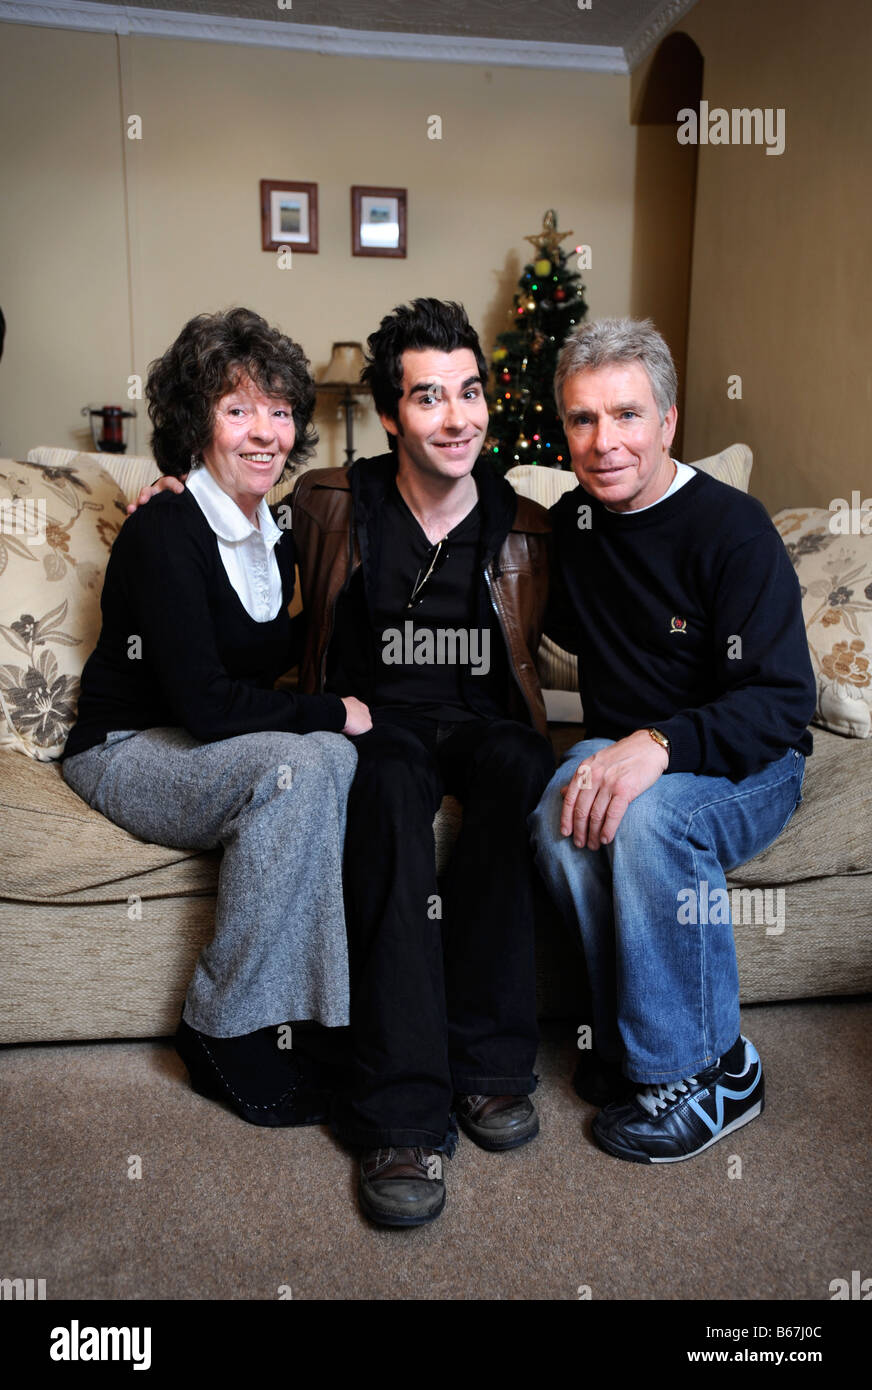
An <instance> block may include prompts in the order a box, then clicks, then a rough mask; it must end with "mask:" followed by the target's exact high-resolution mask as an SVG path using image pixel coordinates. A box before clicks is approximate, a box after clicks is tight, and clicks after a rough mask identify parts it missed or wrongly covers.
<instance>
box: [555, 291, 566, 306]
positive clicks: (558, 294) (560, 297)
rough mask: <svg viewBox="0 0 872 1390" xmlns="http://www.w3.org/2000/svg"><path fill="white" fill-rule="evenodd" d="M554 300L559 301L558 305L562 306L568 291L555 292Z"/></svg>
mask: <svg viewBox="0 0 872 1390" xmlns="http://www.w3.org/2000/svg"><path fill="white" fill-rule="evenodd" d="M554 298H555V299H556V300H557V303H558V304H562V302H563V300H564V299H565V298H566V290H561V289H556V290H555V291H554Z"/></svg>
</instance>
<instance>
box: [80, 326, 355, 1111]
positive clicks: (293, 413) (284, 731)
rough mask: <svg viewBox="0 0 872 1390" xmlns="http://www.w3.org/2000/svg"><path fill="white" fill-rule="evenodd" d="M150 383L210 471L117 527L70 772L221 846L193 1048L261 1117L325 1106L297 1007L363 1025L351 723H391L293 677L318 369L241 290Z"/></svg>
mask: <svg viewBox="0 0 872 1390" xmlns="http://www.w3.org/2000/svg"><path fill="white" fill-rule="evenodd" d="M146 395H147V398H148V402H149V406H148V410H149V416H150V418H151V421H152V425H153V427H154V433H153V435H152V447H153V450H154V455H155V458H156V460H157V462H158V465H159V467H160V469H161V472H162V473H164V474H167V475H170V476H175V477H179V476H181V475H184V474H188V473H189V474H190V476H189V478H188V484H187V487H186V488H185V490H184V491H183V492H180V493H176V492H173V491H167V492H163V493H161V494H160V496H158V497H156V498H155V499H154V501H153V502H152V503H151V505H150V506H148V507H144V508H141V509H140V510H139V511H137V512H136V513H135V514H134V515H133V516H131V517H129V518H128V520H127V521H126V522H125V524H124V526H123V527H122V529H121V533H120V535H119V536H118V539H117V540H116V542H115V545H114V547H113V550H112V554H111V556H110V559H109V564H108V567H107V570H106V581H105V585H104V589H103V599H102V609H103V627H102V631H101V633H100V638H99V641H98V643H97V647H96V649H95V651H94V652H93V653H92V655H91V657H90V658H89V660H88V662H87V664H86V666H85V669H84V672H83V675H82V687H81V697H80V701H79V711H78V720H77V723H76V725H75V727H74V728H73V730H72V732H71V734H70V737H69V740H68V743H67V747H66V751H65V755H64V764H63V770H64V777H65V779H66V781H67V782H68V783H69V785H70V786H71V787H72V788H73V790H74V791H75V792H77V793H78V794H79V795H80V796H81V797H83V798H84V800H85V801H87V802H88V803H89V804H90V805H91V806H93V807H95V808H96V809H97V810H98V811H100V812H102V814H103V815H105V816H107V817H108V818H109V819H110V820H112V821H114V822H115V823H116V824H118V825H121V826H123V827H124V829H126V830H128V831H130V832H131V834H133V835H138V836H140V837H141V838H142V839H145V840H148V841H151V842H152V843H156V844H162V845H167V846H170V847H172V848H175V849H189V850H206V849H214V848H218V847H220V848H221V849H222V850H223V855H222V859H221V866H220V871H219V879H218V898H217V905H216V920H215V934H214V938H213V940H212V941H211V942H210V944H209V945H208V946H206V947H204V949H203V950H202V952H201V953H200V956H199V959H198V961H197V964H196V967H195V970H194V975H193V979H192V980H191V983H190V986H189V988H188V992H187V996H186V999H185V1005H184V1010H183V1014H182V1020H181V1023H180V1026H179V1031H178V1034H177V1037H176V1047H177V1049H178V1051H179V1054H180V1056H181V1057H182V1059H183V1060H184V1062H185V1065H186V1067H187V1068H188V1072H189V1074H190V1077H191V1081H192V1084H193V1086H194V1088H195V1089H196V1090H197V1091H199V1092H201V1093H202V1094H205V1095H208V1096H211V1097H214V1098H215V1099H219V1100H222V1101H224V1102H225V1103H226V1104H228V1105H230V1106H231V1108H232V1109H234V1110H235V1111H236V1113H237V1114H238V1115H241V1116H242V1118H243V1119H246V1120H249V1121H250V1122H251V1123H253V1124H261V1125H292V1124H306V1123H316V1122H318V1121H320V1120H322V1119H324V1118H325V1117H326V1109H327V1104H328V1096H327V1094H326V1091H325V1089H324V1085H323V1079H322V1074H321V1072H320V1070H319V1069H318V1068H317V1067H315V1066H314V1065H313V1064H312V1063H311V1062H309V1061H307V1060H306V1058H305V1057H304V1056H302V1055H301V1053H300V1051H299V1049H298V1048H297V1046H296V1042H297V1039H296V1037H294V1043H295V1046H294V1047H292V1048H287V1047H286V1046H284V1045H283V1044H284V1043H285V1041H286V1039H287V1037H288V1030H287V1029H286V1028H282V1027H281V1026H280V1025H283V1024H286V1023H288V1022H289V1021H293V1020H307V1021H308V1020H311V1021H314V1022H316V1023H320V1024H324V1025H327V1026H336V1025H342V1024H345V1023H347V1022H348V965H347V955H346V937H345V919H344V913H343V903H342V845H343V838H344V834H345V806H346V800H347V795H348V789H349V786H350V784H351V781H352V778H353V776H354V770H355V764H356V753H355V750H354V747H353V745H352V744H351V743H350V742H349V740H348V738H344V737H342V735H343V734H345V735H348V736H349V737H350V736H353V735H355V734H361V733H364V732H366V730H368V729H369V728H370V727H371V720H370V717H369V710H368V709H367V707H366V706H365V705H363V704H362V703H361V702H360V701H359V700H356V699H354V698H352V697H348V698H345V699H340V698H339V696H336V695H297V694H292V693H288V692H286V691H284V690H276V689H275V688H274V686H275V682H276V680H277V679H278V677H279V676H280V675H282V674H283V672H285V671H286V670H288V669H289V668H290V667H291V666H292V665H293V664H294V661H295V655H294V650H293V647H294V640H293V639H294V630H293V624H292V623H291V620H290V618H289V616H288V604H289V603H290V600H291V597H292V595H293V589H294V545H293V539H292V536H291V532H290V531H287V530H280V529H279V527H278V526H277V525H276V524H275V522H274V521H273V518H272V516H271V514H270V512H269V509H268V507H267V505H266V501H265V498H266V494H267V492H269V490H270V488H272V487H273V486H274V485H275V484H276V482H277V481H278V479H279V478H280V477H281V475H282V473H283V472H284V471H285V469H286V467H287V466H288V465H292V464H294V463H297V462H299V461H301V460H303V459H305V458H306V457H308V455H309V454H310V453H311V451H312V447H313V444H314V442H315V439H316V436H315V434H314V431H313V429H312V426H311V416H312V410H313V406H314V399H315V391H314V385H313V382H312V378H311V375H310V373H309V368H308V362H307V361H306V358H305V356H304V354H303V352H302V350H301V349H300V348H299V346H298V345H297V344H296V343H294V342H293V341H292V340H291V339H290V338H287V337H286V336H285V335H284V334H282V333H280V332H279V331H278V330H277V329H274V328H271V327H270V326H269V325H268V324H267V323H266V321H265V320H264V319H262V318H261V317H260V316H259V315H258V314H255V313H252V312H251V311H250V310H248V309H230V310H228V311H227V312H224V313H217V314H200V315H198V316H197V317H196V318H194V319H191V321H190V322H189V323H188V324H186V325H185V327H184V328H183V329H182V331H181V333H180V334H179V336H178V338H177V339H176V341H175V342H174V343H173V345H172V346H171V347H170V348H169V349H168V350H167V351H166V352H165V353H164V355H163V357H161V358H160V359H158V360H157V361H155V362H153V363H152V365H151V368H150V371H149V377H148V385H147V387H146Z"/></svg>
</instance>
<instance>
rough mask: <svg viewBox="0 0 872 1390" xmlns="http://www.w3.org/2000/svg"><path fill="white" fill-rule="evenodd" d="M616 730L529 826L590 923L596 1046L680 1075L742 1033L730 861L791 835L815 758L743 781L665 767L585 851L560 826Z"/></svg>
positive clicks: (640, 1075)
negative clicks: (570, 790) (580, 782)
mask: <svg viewBox="0 0 872 1390" xmlns="http://www.w3.org/2000/svg"><path fill="white" fill-rule="evenodd" d="M611 742H612V740H611V739H603V738H597V739H587V740H585V741H583V742H581V743H577V744H575V746H574V747H573V748H570V749H569V751H568V752H567V753H566V755H565V758H564V761H563V763H562V764H561V766H560V768H559V769H558V771H557V773H556V774H555V776H554V777H553V778H552V780H551V782H550V783H549V785H548V787H547V789H546V791H545V794H544V796H543V797H542V800H541V801H540V802H539V805H538V806H537V808H536V810H535V811H534V812H533V814H532V815H531V816H530V818H529V821H528V824H529V826H530V829H531V832H532V835H533V843H534V846H535V850H536V859H537V863H538V865H539V869H540V872H541V874H542V876H543V878H544V880H545V884H546V886H547V887H548V890H549V892H550V894H551V896H552V898H553V899H554V901H555V902H556V904H557V906H558V907H559V908H560V910H561V912H562V913H563V915H564V916H565V918H566V920H567V921H568V922H569V923H570V924H571V926H572V927H573V928H577V929H578V930H579V931H580V932H581V938H582V946H583V949H584V955H585V961H586V964H587V971H588V977H589V980H590V987H591V996H592V1006H593V1019H592V1024H593V1038H594V1047H595V1049H596V1051H597V1053H598V1054H599V1055H600V1056H601V1057H602V1058H604V1059H605V1060H606V1061H609V1062H613V1063H615V1064H617V1065H618V1066H621V1067H622V1068H623V1071H624V1072H625V1074H626V1075H627V1076H628V1077H630V1079H631V1080H633V1081H639V1082H642V1083H648V1084H655V1083H658V1082H671V1081H678V1080H680V1079H681V1078H682V1077H685V1076H692V1075H694V1073H696V1072H697V1071H699V1070H700V1069H702V1068H703V1067H706V1066H709V1065H710V1064H711V1063H712V1062H713V1061H714V1060H715V1059H716V1058H717V1057H719V1056H720V1055H721V1054H722V1053H724V1052H726V1051H727V1050H728V1049H729V1048H730V1047H731V1046H732V1045H733V1043H734V1042H735V1041H736V1039H737V1037H738V1036H739V975H738V970H737V966H736V950H735V945H734V942H733V927H732V919H731V915H730V911H729V906H728V904H729V898H728V896H727V892H726V879H725V877H724V873H725V870H730V869H733V868H735V866H736V865H737V864H743V863H745V861H746V860H748V859H753V858H754V856H755V855H757V854H760V853H761V852H762V850H764V849H765V848H766V846H767V845H769V844H771V843H772V842H773V840H776V839H777V838H778V836H779V835H780V834H781V832H782V830H783V829H784V827H785V826H786V825H787V822H788V821H789V820H790V818H791V816H792V815H793V812H794V811H795V809H796V807H797V806H798V805H799V803H800V802H801V800H802V794H801V793H802V778H803V773H804V770H805V759H804V757H803V756H802V754H801V753H797V752H796V751H795V750H793V749H791V750H790V751H788V752H787V753H785V754H784V756H783V757H782V758H780V759H779V760H778V761H777V762H774V763H770V764H769V765H768V766H767V767H765V768H763V769H762V770H761V771H760V772H755V773H754V774H753V775H752V776H750V777H746V778H744V780H743V781H741V782H731V781H729V780H728V779H727V778H726V777H702V776H697V775H695V774H694V773H685V772H676V773H666V774H664V776H662V777H660V778H659V780H658V781H657V782H655V783H654V785H653V787H649V788H648V790H647V791H644V792H642V794H641V796H637V797H636V799H635V801H631V802H630V805H629V807H628V808H627V811H626V813H625V814H624V817H623V819H622V821H621V823H620V825H619V826H618V829H617V832H616V834H615V837H614V839H613V840H612V842H611V844H608V845H603V846H602V847H601V848H600V849H598V850H591V849H577V848H576V846H575V845H574V844H573V841H572V836H571V835H569V836H566V837H564V836H562V835H561V834H560V811H561V807H562V797H561V795H560V788H561V787H563V786H566V784H567V783H568V782H569V780H570V778H571V777H572V774H573V773H574V771H575V769H576V767H577V766H578V764H579V763H580V762H582V761H583V759H585V758H589V757H591V756H592V755H593V754H594V753H596V752H598V751H599V750H600V749H601V748H606V747H608V746H609V744H610V743H611ZM718 889H720V890H721V892H720V893H718V892H716V890H718ZM760 929H761V930H763V927H762V926H761V928H760Z"/></svg>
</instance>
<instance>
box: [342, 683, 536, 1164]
mask: <svg viewBox="0 0 872 1390" xmlns="http://www.w3.org/2000/svg"><path fill="white" fill-rule="evenodd" d="M373 718H374V727H373V729H372V730H371V731H370V732H369V733H367V734H363V735H361V736H360V737H359V738H357V739H355V740H354V742H355V744H356V747H357V753H358V764H357V773H356V775H355V779H354V782H353V784H352V788H351V793H350V796H349V801H348V823H347V830H346V838H345V911H346V921H347V925H348V941H349V962H350V971H351V1040H352V1047H353V1056H354V1060H353V1064H352V1076H351V1088H350V1091H349V1092H348V1093H346V1094H345V1095H344V1096H343V1097H341V1098H340V1100H339V1101H338V1104H337V1108H336V1112H335V1116H334V1129H335V1130H336V1133H337V1134H338V1135H339V1137H340V1138H341V1139H343V1140H345V1141H346V1142H347V1143H350V1144H354V1145H360V1146H362V1147H364V1148H379V1147H385V1146H388V1145H422V1146H426V1147H429V1148H441V1149H444V1150H446V1151H448V1152H449V1153H450V1152H452V1151H453V1148H454V1144H455V1142H456V1130H455V1128H454V1122H453V1117H452V1110H453V1097H454V1094H455V1093H457V1092H459V1093H469V1094H478V1095H527V1094H528V1093H529V1092H530V1091H532V1090H534V1089H535V1086H536V1078H535V1076H534V1075H533V1063H534V1061H535V1057H536V1046H537V1042H538V1030H537V1025H536V987H535V959H534V917H535V911H534V900H535V898H536V896H537V890H538V892H540V893H541V885H539V880H538V877H537V871H536V869H535V866H534V862H533V856H532V852H531V849H530V844H529V837H528V832H527V816H528V815H529V814H530V812H531V811H532V810H533V809H534V807H535V806H536V804H537V803H538V801H539V798H540V796H541V795H542V792H543V790H544V788H545V786H546V784H547V783H548V780H549V778H550V776H551V773H552V772H553V769H554V757H553V753H552V751H551V746H550V744H549V743H548V742H547V740H546V739H544V738H543V737H542V736H541V735H540V734H538V733H536V732H535V730H533V729H531V728H528V727H527V726H525V725H523V724H520V723H517V722H515V721H513V720H507V719H506V720H502V719H501V720H485V719H476V720H470V721H469V722H466V723H458V724H437V723H436V722H435V721H433V720H428V719H424V718H421V717H415V716H411V715H408V716H407V715H401V714H399V713H394V712H393V711H387V710H381V711H379V710H377V711H375V713H374V716H373ZM445 793H450V794H451V795H453V796H456V797H457V798H458V799H459V800H460V801H462V802H463V829H462V831H461V833H460V837H459V839H458V841H457V844H456V845H455V848H454V851H453V854H452V857H451V863H450V867H449V870H448V873H447V875H446V878H445V880H444V882H443V884H442V888H441V895H440V887H439V885H438V884H437V881H436V862H435V849H434V837H433V817H434V816H435V814H436V812H437V810H438V808H439V804H440V802H441V800H442V797H443V795H444V794H445Z"/></svg>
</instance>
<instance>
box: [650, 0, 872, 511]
mask: <svg viewBox="0 0 872 1390" xmlns="http://www.w3.org/2000/svg"><path fill="white" fill-rule="evenodd" d="M676 27H677V28H679V29H682V30H683V31H684V32H686V33H688V34H689V35H690V36H691V38H693V39H694V41H695V42H696V43H697V44H698V45H699V48H700V49H701V51H702V54H703V58H704V60H705V72H704V80H703V97H704V99H705V100H707V101H708V102H709V103H710V105H711V106H723V107H726V108H728V109H730V108H732V107H743V106H749V107H754V106H760V107H764V108H765V107H772V108H778V107H783V108H784V109H785V113H786V149H785V152H784V153H783V154H782V155H766V154H765V153H764V148H763V147H762V146H754V145H750V146H728V145H722V146H713V145H707V146H701V147H700V160H699V181H698V189H697V215H696V231H695V240H694V253H693V272H692V280H691V299H690V310H691V313H690V339H689V345H688V377H687V401H686V425H685V455H686V457H688V458H694V457H700V456H701V455H703V454H706V453H709V452H711V451H712V450H713V449H716V448H720V447H721V446H722V445H723V444H724V442H725V441H727V440H736V439H741V440H744V441H745V442H746V443H748V444H749V445H750V446H751V447H752V449H753V450H754V460H755V461H754V472H753V474H752V478H751V487H752V491H753V492H754V493H755V495H756V496H758V497H759V498H760V499H761V500H762V501H763V502H764V504H765V505H766V507H767V508H768V509H769V511H770V512H772V511H775V510H777V509H779V508H781V507H785V506H799V505H813V506H823V507H826V506H827V505H828V503H829V501H830V500H831V499H832V498H834V497H838V496H841V497H847V498H850V494H851V491H852V490H853V489H858V490H859V491H860V492H861V494H862V496H863V497H868V496H870V495H872V430H870V418H872V318H870V311H869V304H870V293H869V277H870V252H872V181H870V175H869V168H870V165H869V160H870V149H872V100H870V70H872V7H870V5H869V3H868V0H840V3H839V5H838V6H837V7H833V6H831V5H822V4H820V3H819V0H765V3H761V0H730V3H729V4H724V3H723V0H699V3H698V4H697V5H696V6H695V7H694V8H693V9H692V10H691V11H690V13H689V14H687V15H686V16H685V17H684V19H683V20H682V21H681V23H680V24H679V25H677V26H676ZM641 77H642V74H641V72H640V73H637V74H636V77H635V82H637V83H638V82H639V81H640V80H641ZM733 373H738V374H739V375H741V377H742V392H743V394H742V399H741V400H728V398H727V377H728V375H730V374H733Z"/></svg>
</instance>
